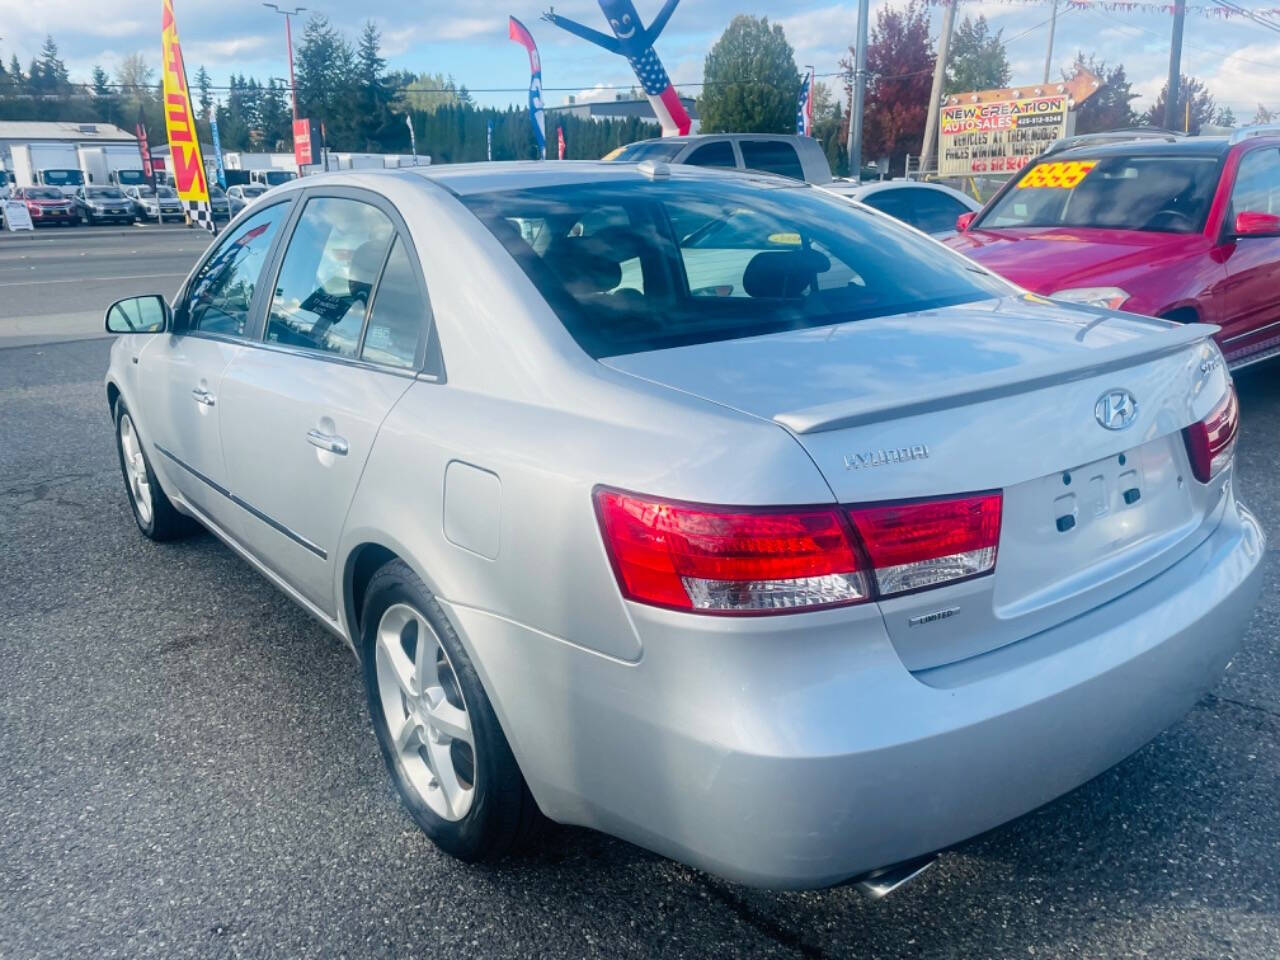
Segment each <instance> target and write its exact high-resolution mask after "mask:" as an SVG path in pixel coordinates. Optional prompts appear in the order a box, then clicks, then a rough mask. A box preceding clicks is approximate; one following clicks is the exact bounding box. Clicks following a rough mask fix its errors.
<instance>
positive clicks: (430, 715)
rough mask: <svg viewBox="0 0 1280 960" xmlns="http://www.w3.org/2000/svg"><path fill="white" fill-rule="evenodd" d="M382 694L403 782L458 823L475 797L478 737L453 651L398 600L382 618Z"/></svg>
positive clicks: (378, 660) (378, 644)
mask: <svg viewBox="0 0 1280 960" xmlns="http://www.w3.org/2000/svg"><path fill="white" fill-rule="evenodd" d="M374 658H375V669H376V673H377V681H378V694H379V700H380V701H381V706H382V712H383V716H384V717H385V718H386V723H387V731H388V733H389V734H390V738H391V743H392V749H393V750H394V752H395V754H396V759H397V761H398V765H399V767H400V770H401V771H402V773H403V779H404V781H405V783H406V785H407V786H408V787H409V788H410V789H412V790H413V791H414V793H416V794H417V795H418V797H419V798H420V799H421V800H422V802H423V803H425V804H426V805H427V806H428V807H429V808H430V809H431V810H432V812H434V813H435V814H436V815H437V816H439V817H441V818H442V819H444V820H449V821H455V822H456V821H458V820H461V819H462V818H463V817H465V816H466V815H467V813H468V812H469V811H470V810H471V805H472V802H473V800H474V798H475V770H476V759H475V749H476V746H475V736H474V734H473V733H472V729H471V716H470V714H469V713H468V712H467V706H466V702H465V700H464V699H463V696H462V689H461V687H460V686H459V685H458V678H457V675H456V674H455V673H454V670H453V664H452V663H451V662H450V661H449V654H448V653H447V652H446V651H445V649H444V646H443V645H442V644H441V642H440V638H439V636H438V635H437V634H436V632H435V630H434V629H433V628H432V626H431V624H430V623H428V622H427V620H426V618H425V617H423V615H422V614H421V613H419V612H418V611H417V610H415V609H414V608H413V607H411V606H409V605H408V604H404V603H397V604H394V605H392V606H391V607H388V608H387V611H386V612H385V613H383V615H382V619H381V620H380V621H379V622H378V632H377V638H376V640H375V647H374Z"/></svg>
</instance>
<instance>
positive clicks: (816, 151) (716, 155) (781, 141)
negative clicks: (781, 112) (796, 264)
mask: <svg viewBox="0 0 1280 960" xmlns="http://www.w3.org/2000/svg"><path fill="white" fill-rule="evenodd" d="M604 159H606V160H619V161H624V162H627V163H638V162H639V161H641V160H655V161H663V162H666V163H687V164H691V165H693V166H695V167H729V168H735V169H738V170H761V171H763V172H765V173H776V174H781V175H782V176H784V177H792V178H794V179H796V180H804V181H807V182H808V183H813V184H828V183H831V181H832V180H833V179H834V178H833V177H832V176H831V166H830V164H828V163H827V157H826V154H824V153H823V152H822V145H821V144H819V143H818V141H817V140H814V139H813V138H812V137H800V136H795V135H794V134H782V133H703V134H696V135H691V136H687V137H660V138H657V139H654V140H637V141H636V142H635V143H629V144H627V145H626V146H625V147H619V148H618V149H617V150H615V151H614V152H613V153H611V154H609V155H608V156H606V157H605V158H604Z"/></svg>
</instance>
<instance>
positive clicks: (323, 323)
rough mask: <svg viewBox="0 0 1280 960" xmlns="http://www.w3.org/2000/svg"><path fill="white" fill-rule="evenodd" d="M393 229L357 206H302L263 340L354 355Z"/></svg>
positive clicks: (330, 201) (324, 202)
mask: <svg viewBox="0 0 1280 960" xmlns="http://www.w3.org/2000/svg"><path fill="white" fill-rule="evenodd" d="M394 234H395V228H394V227H393V226H392V225H391V220H390V219H389V218H388V217H387V215H386V214H385V213H383V212H382V211H381V210H379V209H378V208H377V207H374V206H371V205H369V204H367V203H362V202H360V201H359V200H348V199H345V198H342V197H317V198H314V199H312V200H309V201H307V206H306V208H305V209H304V210H303V211H302V216H300V217H299V218H298V225H297V227H296V228H295V229H294V231H293V236H292V237H291V238H290V239H289V248H288V250H287V251H286V253H285V255H284V261H283V263H282V264H281V266H280V275H279V278H278V279H277V280H276V290H275V295H274V296H273V298H272V300H271V313H270V316H269V318H268V322H267V340H268V342H270V343H280V344H285V345H288V346H293V347H304V348H306V349H308V350H321V351H323V352H325V353H334V354H338V355H339V356H343V357H355V356H356V355H357V353H358V351H359V347H360V333H361V331H362V330H363V329H364V318H365V314H366V313H367V312H368V309H369V299H370V295H371V294H372V292H373V287H374V283H375V282H376V281H377V279H378V274H379V273H380V272H381V271H382V266H383V264H384V263H385V262H386V259H387V251H388V248H389V247H390V246H391V239H392V237H393V236H394Z"/></svg>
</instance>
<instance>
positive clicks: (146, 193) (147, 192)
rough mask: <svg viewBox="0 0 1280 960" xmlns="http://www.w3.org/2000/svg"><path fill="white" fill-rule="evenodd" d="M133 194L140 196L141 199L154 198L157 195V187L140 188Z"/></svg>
mask: <svg viewBox="0 0 1280 960" xmlns="http://www.w3.org/2000/svg"><path fill="white" fill-rule="evenodd" d="M133 193H134V195H135V196H139V197H154V196H155V195H156V188H155V187H138V188H137V189H135V190H134V191H133Z"/></svg>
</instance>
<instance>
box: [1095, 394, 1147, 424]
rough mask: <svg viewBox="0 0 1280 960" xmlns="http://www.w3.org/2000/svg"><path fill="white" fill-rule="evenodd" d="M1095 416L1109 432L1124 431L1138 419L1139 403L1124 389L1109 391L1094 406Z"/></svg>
mask: <svg viewBox="0 0 1280 960" xmlns="http://www.w3.org/2000/svg"><path fill="white" fill-rule="evenodd" d="M1093 415H1094V417H1095V418H1096V419H1097V421H1098V423H1100V424H1101V425H1102V426H1104V427H1106V428H1107V429H1108V430H1123V429H1125V428H1126V427H1131V426H1133V421H1134V420H1136V419H1138V401H1137V400H1136V399H1134V396H1133V394H1132V393H1130V392H1129V391H1128V390H1125V389H1124V388H1123V387H1120V388H1117V389H1115V390H1108V391H1107V392H1106V393H1104V394H1103V395H1102V396H1100V397H1099V398H1098V402H1097V403H1095V404H1094V405H1093Z"/></svg>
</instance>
